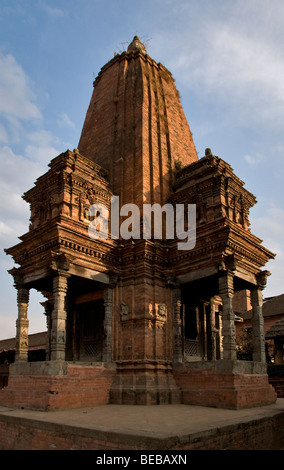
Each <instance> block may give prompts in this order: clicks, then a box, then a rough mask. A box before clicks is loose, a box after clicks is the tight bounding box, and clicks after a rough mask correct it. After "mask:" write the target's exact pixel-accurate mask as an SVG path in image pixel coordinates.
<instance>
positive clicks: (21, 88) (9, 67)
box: [0, 52, 42, 120]
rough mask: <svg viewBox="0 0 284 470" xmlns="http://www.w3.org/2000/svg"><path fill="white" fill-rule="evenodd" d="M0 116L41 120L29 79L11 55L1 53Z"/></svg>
mask: <svg viewBox="0 0 284 470" xmlns="http://www.w3.org/2000/svg"><path fill="white" fill-rule="evenodd" d="M0 70H1V74H0V114H2V115H4V116H5V117H9V116H12V117H16V118H18V119H23V120H28V119H40V118H41V117H42V116H41V112H40V110H39V108H38V107H37V105H36V104H35V103H34V101H35V96H34V93H33V92H32V91H31V87H30V84H29V79H28V77H27V75H26V74H25V72H24V71H23V69H22V67H21V66H20V65H19V64H18V63H17V61H16V60H15V58H14V57H13V56H12V55H11V54H7V55H4V54H2V53H1V52H0Z"/></svg>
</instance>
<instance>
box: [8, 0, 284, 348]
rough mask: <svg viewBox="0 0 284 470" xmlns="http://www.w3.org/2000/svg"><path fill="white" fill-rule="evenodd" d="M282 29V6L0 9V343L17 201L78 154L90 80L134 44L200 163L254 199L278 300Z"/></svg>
mask: <svg viewBox="0 0 284 470" xmlns="http://www.w3.org/2000/svg"><path fill="white" fill-rule="evenodd" d="M283 25H284V2H283V0H143V2H141V1H138V0H107V1H106V0H68V1H67V0H25V1H23V0H0V159H1V172H0V191H1V197H0V248H1V252H0V260H1V267H0V296H1V297H0V298H1V303H0V339H4V338H7V337H11V336H14V335H15V320H16V317H17V306H16V292H15V290H14V288H13V280H12V278H11V276H10V275H9V274H8V273H7V270H8V269H10V268H11V267H13V262H12V260H11V259H10V257H8V256H7V255H5V253H4V252H3V249H4V248H5V247H10V246H13V245H14V244H16V243H17V242H18V238H17V237H18V236H20V235H22V234H24V233H26V232H27V230H28V224H29V208H28V205H27V204H26V203H25V202H24V201H23V200H22V198H21V195H22V194H23V193H24V192H25V191H26V190H28V189H30V188H31V187H32V186H33V183H34V181H35V180H36V178H37V177H39V176H40V175H41V174H42V173H44V172H45V171H46V170H47V168H48V163H49V162H50V160H51V159H52V158H54V157H55V156H57V155H58V154H59V153H61V152H62V151H65V150H66V149H68V148H69V149H71V150H73V149H74V148H76V147H77V145H78V141H79V137H80V133H81V129H82V125H83V121H84V117H85V113H86V110H87V107H88V104H89V100H90V97H91V93H92V82H93V80H94V78H95V77H96V75H97V74H98V72H99V70H100V68H101V67H102V66H103V65H104V64H105V63H106V62H108V61H109V60H110V59H111V58H112V57H113V55H114V53H116V52H122V51H123V50H125V49H126V48H127V46H128V44H129V43H130V42H131V40H132V38H133V36H134V35H136V34H137V35H138V36H139V37H140V39H141V40H142V41H143V42H144V44H145V45H146V48H147V51H148V54H149V55H150V56H151V57H152V58H153V59H155V60H156V61H157V62H161V63H163V64H164V65H165V66H166V67H167V68H168V69H169V70H170V71H171V72H172V74H173V76H174V78H175V80H176V85H177V88H178V90H179V92H180V95H181V102H182V105H183V108H184V110H185V113H186V116H187V119H188V121H189V124H190V127H191V130H192V132H193V137H194V141H195V145H196V148H197V151H198V153H199V157H203V156H204V150H205V148H206V147H210V148H211V149H212V151H213V153H214V154H215V155H218V156H220V157H221V158H223V159H224V160H225V161H227V162H228V163H229V164H230V165H231V166H232V168H233V169H234V171H235V173H236V174H237V176H239V177H240V178H241V179H242V180H243V181H245V183H246V188H247V189H248V190H249V191H251V192H252V193H254V194H255V196H256V198H257V201H258V204H257V205H256V206H255V207H254V208H253V209H252V210H251V213H250V220H251V229H252V232H253V233H255V234H256V235H257V236H259V237H260V238H261V239H262V240H263V244H264V246H266V247H267V248H269V249H270V250H271V251H273V252H275V253H277V257H276V259H275V261H271V262H270V263H269V264H268V265H267V268H268V269H269V270H270V271H271V273H272V275H271V276H270V278H269V280H268V286H267V288H266V290H265V292H264V296H265V297H268V296H273V295H279V294H282V293H284V286H283V278H284V241H283V234H284V205H283V199H284V196H283V195H284V191H283V186H284V132H283V122H284V120H283V114H284V28H283ZM42 300H43V299H42V297H41V295H39V294H36V293H35V292H32V295H31V305H30V311H29V319H30V333H35V332H37V331H42V330H44V329H45V317H44V315H43V314H42V307H41V306H40V305H39V303H38V302H39V301H42Z"/></svg>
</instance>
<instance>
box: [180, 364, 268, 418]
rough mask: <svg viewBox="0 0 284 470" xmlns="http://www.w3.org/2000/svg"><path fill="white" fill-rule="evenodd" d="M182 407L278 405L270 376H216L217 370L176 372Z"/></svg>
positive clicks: (237, 407) (233, 374)
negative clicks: (269, 379)
mask: <svg viewBox="0 0 284 470" xmlns="http://www.w3.org/2000/svg"><path fill="white" fill-rule="evenodd" d="M174 378H175V380H176V383H177V385H178V386H179V387H180V388H181V390H182V403H184V404H193V405H203V406H216V407H218V408H231V409H241V408H249V407H254V406H262V405H265V404H271V403H275V401H276V393H275V391H274V389H273V387H272V386H271V385H269V383H268V378H267V375H265V374H264V375H263V374H241V373H238V374H237V373H222V374H221V373H215V372H214V370H210V369H207V370H191V371H190V372H189V371H187V370H186V369H185V370H182V369H180V370H175V371H174Z"/></svg>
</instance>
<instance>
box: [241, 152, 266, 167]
mask: <svg viewBox="0 0 284 470" xmlns="http://www.w3.org/2000/svg"><path fill="white" fill-rule="evenodd" d="M244 159H245V161H246V162H247V163H248V164H249V165H250V166H256V165H259V164H260V163H262V162H264V161H265V158H264V156H263V155H260V154H254V155H249V154H246V155H245V156H244Z"/></svg>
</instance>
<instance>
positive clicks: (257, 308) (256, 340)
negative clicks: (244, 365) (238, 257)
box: [251, 271, 268, 362]
mask: <svg viewBox="0 0 284 470" xmlns="http://www.w3.org/2000/svg"><path fill="white" fill-rule="evenodd" d="M267 275H268V274H267V271H265V272H263V273H260V274H259V275H258V276H257V286H255V287H254V288H253V289H252V290H251V306H252V320H251V321H252V341H253V360H254V361H257V362H266V356H265V337H264V328H263V324H264V322H263V315H262V305H263V299H262V290H263V289H264V287H265V285H266V279H267Z"/></svg>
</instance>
